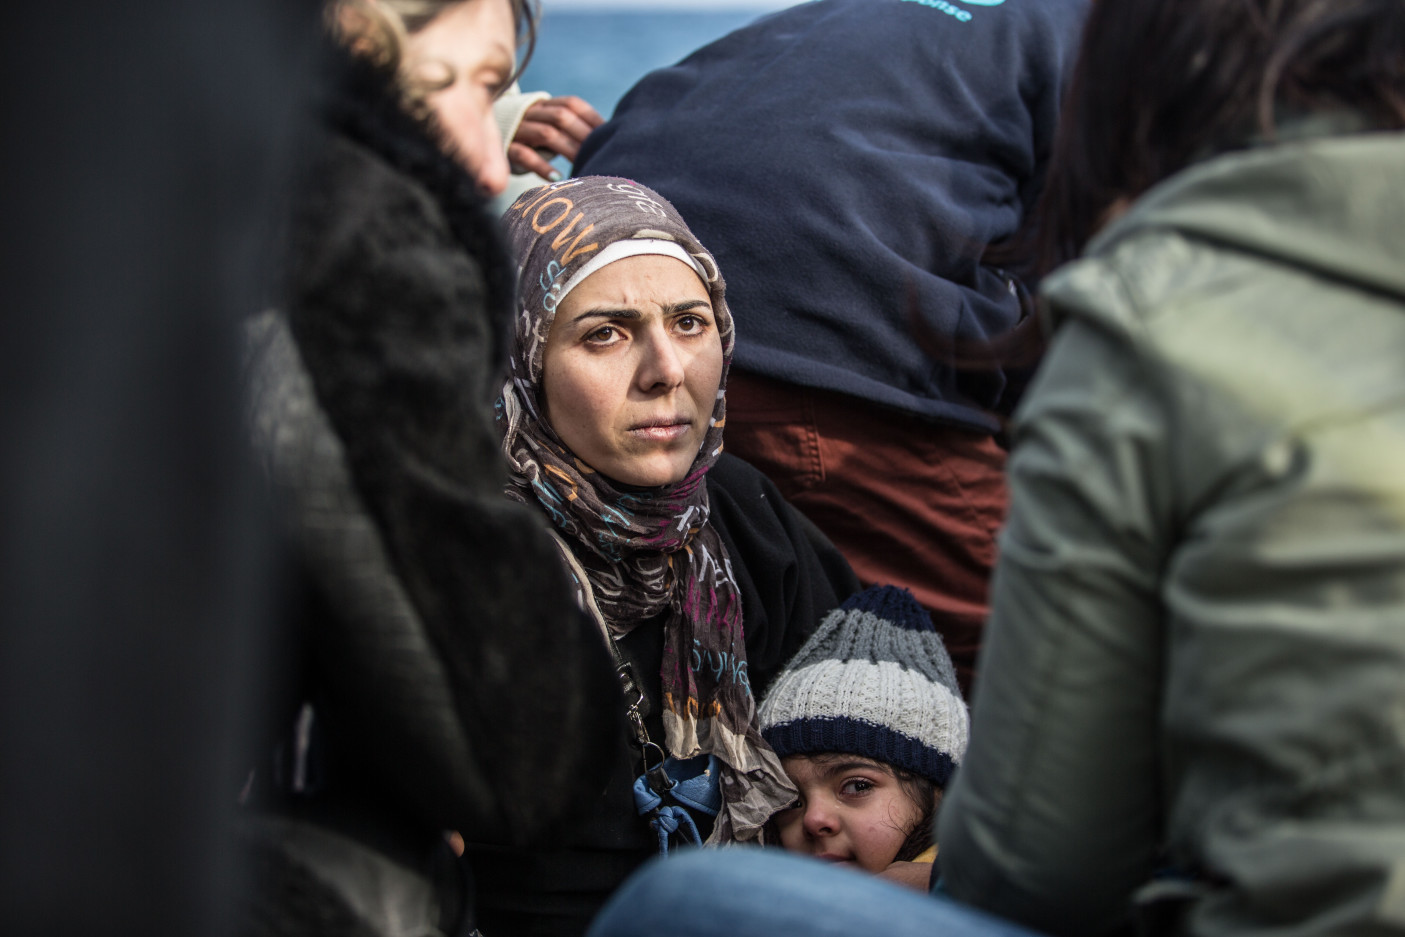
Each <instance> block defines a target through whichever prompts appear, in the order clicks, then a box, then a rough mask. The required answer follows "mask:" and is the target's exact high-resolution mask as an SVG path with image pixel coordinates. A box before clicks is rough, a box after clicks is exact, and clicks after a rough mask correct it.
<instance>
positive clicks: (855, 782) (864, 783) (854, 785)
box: [840, 778, 876, 794]
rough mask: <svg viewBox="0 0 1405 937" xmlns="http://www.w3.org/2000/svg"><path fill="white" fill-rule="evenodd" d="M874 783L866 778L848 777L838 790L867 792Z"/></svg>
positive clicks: (850, 792) (843, 791)
mask: <svg viewBox="0 0 1405 937" xmlns="http://www.w3.org/2000/svg"><path fill="white" fill-rule="evenodd" d="M875 786H876V785H874V783H873V782H872V781H870V780H869V779H868V778H849V779H848V780H846V781H845V782H844V784H843V786H842V787H840V792H841V793H844V794H867V793H868V792H869V791H871V790H873V788H874V787H875Z"/></svg>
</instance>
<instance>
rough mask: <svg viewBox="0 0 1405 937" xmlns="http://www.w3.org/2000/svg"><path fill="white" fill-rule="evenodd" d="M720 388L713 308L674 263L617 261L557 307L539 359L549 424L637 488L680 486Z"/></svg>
mask: <svg viewBox="0 0 1405 937" xmlns="http://www.w3.org/2000/svg"><path fill="white" fill-rule="evenodd" d="M721 382H722V339H721V336H720V335H719V334H718V331H717V320H716V317H715V316H714V313H713V309H712V302H711V300H710V298H709V296H708V291H707V287H705V286H704V285H703V282H702V280H701V279H699V277H698V275H697V274H696V273H695V272H693V270H692V268H691V267H689V266H688V265H687V264H685V263H683V261H681V260H678V259H676V258H674V257H665V256H662V255H657V254H645V255H641V256H637V257H626V258H625V259H623V260H617V261H615V262H614V263H612V264H608V265H606V266H604V267H602V268H601V269H599V270H597V271H596V272H595V273H593V274H591V275H590V276H589V277H587V278H586V279H585V281H584V282H582V283H581V284H580V285H578V286H577V287H576V288H575V289H573V290H571V292H570V293H568V294H567V296H566V298H565V300H563V301H562V302H561V304H560V305H559V306H558V307H557V309H556V319H555V321H554V322H553V323H552V326H551V334H550V336H549V337H548V338H547V344H546V351H545V354H544V357H543V362H542V384H543V396H544V398H545V402H546V417H547V420H548V421H549V422H550V423H551V426H552V428H553V429H555V430H556V435H557V436H559V437H560V438H561V441H562V442H564V443H565V444H566V445H567V446H568V447H570V449H571V451H572V452H574V453H575V454H576V456H577V457H578V458H579V459H580V460H581V461H582V462H585V463H586V464H587V465H589V466H590V467H591V468H593V469H595V470H596V471H597V472H600V473H601V474H603V475H605V476H606V477H607V478H611V479H614V480H615V481H617V482H623V483H624V484H626V485H635V486H638V487H643V488H655V487H658V486H660V485H668V484H672V483H674V482H677V481H681V480H682V479H683V477H684V476H686V475H687V474H688V469H689V468H690V467H691V466H692V464H693V459H694V458H695V457H696V456H697V454H698V450H699V448H701V446H702V442H703V438H704V437H705V436H706V435H707V431H708V427H709V425H710V423H711V418H712V407H713V404H714V402H715V401H716V400H717V390H718V387H719V386H720V384H721Z"/></svg>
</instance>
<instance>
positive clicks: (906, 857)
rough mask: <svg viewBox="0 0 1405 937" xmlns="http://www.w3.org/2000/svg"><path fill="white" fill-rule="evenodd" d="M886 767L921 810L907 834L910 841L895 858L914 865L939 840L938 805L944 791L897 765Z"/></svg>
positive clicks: (930, 780) (928, 779)
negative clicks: (915, 860) (914, 861)
mask: <svg viewBox="0 0 1405 937" xmlns="http://www.w3.org/2000/svg"><path fill="white" fill-rule="evenodd" d="M887 767H888V769H889V770H890V771H892V772H893V777H895V778H897V780H898V786H899V787H901V788H902V792H903V793H904V794H906V795H907V799H908V800H910V801H912V803H913V804H914V805H915V806H916V807H917V809H918V810H919V811H921V813H920V814H919V816H918V818H917V824H916V825H915V826H914V827H913V828H912V829H911V830H910V831H908V834H907V839H905V840H903V844H902V845H901V846H900V847H898V854H897V855H896V856H894V857H893V861H894V862H911V861H912V860H913V859H916V858H917V857H918V856H920V855H922V854H923V853H924V852H926V851H927V850H928V849H931V848H932V843H933V842H935V841H936V834H937V830H936V820H937V805H938V804H939V803H940V802H941V800H940V798H941V795H942V789H941V788H939V787H937V785H936V784H935V783H934V782H933V781H932V779H931V778H924V777H922V775H920V774H913V773H912V772H911V771H907V770H904V769H902V768H899V767H897V766H896V765H888V766H887Z"/></svg>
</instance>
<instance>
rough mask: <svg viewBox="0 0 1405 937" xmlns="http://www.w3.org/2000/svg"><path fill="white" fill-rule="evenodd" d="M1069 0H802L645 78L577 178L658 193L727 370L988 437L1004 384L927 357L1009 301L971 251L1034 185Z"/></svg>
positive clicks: (1010, 312) (977, 335)
mask: <svg viewBox="0 0 1405 937" xmlns="http://www.w3.org/2000/svg"><path fill="white" fill-rule="evenodd" d="M1087 8H1088V0H819V2H814V3H805V4H801V5H800V6H796V7H792V8H790V9H787V10H783V11H781V12H779V13H775V14H772V15H770V16H767V17H764V18H762V19H760V20H757V21H756V22H755V23H752V24H751V25H749V26H747V27H744V28H743V29H740V30H738V31H736V32H734V33H731V34H730V35H728V36H725V37H723V38H722V39H719V40H718V41H716V42H714V43H713V44H711V45H709V46H706V47H704V48H702V49H700V50H699V51H697V52H695V53H694V54H692V55H690V56H689V57H688V58H686V59H684V60H683V61H682V62H680V63H678V64H677V65H674V66H672V67H669V68H664V69H660V70H658V71H655V72H653V73H651V74H649V75H647V76H645V77H644V78H643V79H642V80H641V81H640V82H639V83H638V84H637V85H636V86H635V87H634V88H633V89H632V90H631V91H630V92H629V94H628V95H626V96H625V98H624V99H623V100H622V101H621V102H620V104H619V107H618V108H617V109H616V111H615V115H614V117H613V118H612V119H611V120H610V121H609V122H608V123H606V124H605V125H604V126H602V127H600V128H599V129H598V130H596V131H595V132H594V133H593V134H592V135H591V136H590V138H589V139H588V140H587V141H586V143H585V145H584V147H583V148H582V150H581V153H580V156H579V158H578V160H577V162H576V173H577V174H578V175H586V174H597V175H600V174H608V175H619V176H626V177H629V178H633V179H636V180H638V181H639V182H642V183H644V184H645V185H648V186H651V187H653V188H654V189H657V190H658V191H659V192H660V193H662V194H663V195H664V196H665V197H666V198H668V199H669V200H670V201H672V202H673V204H674V205H675V206H677V208H678V210H679V211H680V212H681V213H682V215H683V217H684V219H685V220H686V221H687V222H688V225H689V226H690V227H691V228H692V229H693V231H694V232H695V233H696V234H697V235H698V237H699V238H700V239H701V241H702V242H703V244H705V245H706V246H707V247H708V248H709V249H710V250H711V251H713V253H714V254H715V255H716V256H717V260H718V263H719V264H720V265H721V268H722V274H723V276H724V277H725V278H726V280H727V284H728V291H727V293H728V297H727V298H728V305H729V306H730V307H731V309H732V313H733V315H734V316H735V317H736V322H737V351H736V360H735V366H736V367H737V368H739V369H741V370H743V371H749V372H751V373H753V374H759V375H764V376H767V377H771V378H776V379H779V380H782V381H786V382H789V383H792V384H799V385H803V386H807V387H817V388H823V389H827V390H833V391H839V392H841V393H845V394H849V395H852V396H855V397H859V398H863V399H866V400H870V401H873V402H875V403H878V404H883V405H887V406H891V407H896V408H899V409H901V410H904V411H907V412H910V413H914V414H918V415H921V416H924V417H929V418H933V419H937V420H943V421H947V422H954V423H957V424H961V425H965V426H969V427H972V428H979V429H986V430H989V429H993V428H994V421H993V419H992V417H991V411H993V410H995V409H997V408H998V406H999V403H1000V397H1001V393H1002V391H1003V389H1004V386H1005V376H1004V375H1003V374H1002V373H1000V372H999V371H998V370H983V371H964V372H958V371H956V370H954V369H952V368H950V367H948V366H945V365H942V364H939V363H935V362H934V361H933V360H931V359H930V358H929V357H928V356H927V355H926V354H925V353H924V352H923V351H922V349H921V348H919V346H918V344H917V342H916V340H915V339H914V337H913V334H912V328H911V325H910V323H909V318H910V310H911V309H912V307H913V305H914V301H915V303H916V304H917V307H918V308H919V309H920V311H921V315H922V317H923V319H924V320H925V322H926V324H927V325H928V326H929V327H930V328H931V329H932V330H934V331H935V332H936V333H938V334H939V335H942V336H945V337H947V338H952V339H957V340H974V341H976V342H979V341H981V340H983V339H988V338H991V337H993V336H996V335H999V334H1001V333H1003V332H1005V331H1007V330H1009V329H1010V328H1011V327H1013V326H1014V325H1015V323H1016V322H1017V321H1018V320H1019V317H1020V304H1019V301H1018V299H1017V296H1016V292H1015V285H1014V284H1013V283H1012V281H1011V278H1010V277H1009V276H1008V275H1006V274H1005V273H1004V272H1003V271H1000V270H997V269H993V268H991V267H988V266H983V265H982V264H981V261H980V258H981V254H982V252H983V251H984V250H985V248H986V246H987V245H988V244H990V243H992V242H995V241H999V240H1001V239H1002V238H1005V237H1006V236H1008V235H1009V234H1011V233H1012V232H1014V231H1015V229H1016V228H1017V227H1018V225H1019V223H1020V221H1021V219H1022V217H1023V215H1024V213H1025V211H1026V209H1028V208H1029V207H1030V206H1031V204H1032V202H1033V200H1034V198H1035V197H1036V196H1037V194H1038V189H1039V186H1040V184H1041V182H1042V173H1043V167H1044V163H1045V161H1046V159H1047V156H1048V153H1049V148H1050V143H1051V138H1052V136H1053V130H1054V125H1055V121H1056V118H1057V115H1058V106H1059V96H1060V90H1061V86H1062V82H1063V78H1064V76H1065V74H1066V72H1067V71H1068V68H1069V67H1070V66H1071V64H1072V60H1073V57H1074V54H1075V51H1076V48H1075V47H1076V45H1077V41H1078V35H1079V30H1080V28H1081V24H1082V20H1083V16H1084V14H1085V13H1086V11H1087Z"/></svg>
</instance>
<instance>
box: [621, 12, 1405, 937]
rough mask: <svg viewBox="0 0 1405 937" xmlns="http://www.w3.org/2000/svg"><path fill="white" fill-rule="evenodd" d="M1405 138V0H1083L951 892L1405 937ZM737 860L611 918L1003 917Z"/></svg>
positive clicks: (1283, 930) (1125, 923)
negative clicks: (1088, 0) (1039, 335)
mask: <svg viewBox="0 0 1405 937" xmlns="http://www.w3.org/2000/svg"><path fill="white" fill-rule="evenodd" d="M1402 127H1405V4H1401V3H1400V2H1398V0H1336V2H1333V3H1330V4H1327V3H1319V2H1311V0H1257V2H1246V0H1195V2H1185V3H1175V4H1169V3H1164V2H1162V0H1119V2H1116V3H1096V4H1094V5H1093V10H1092V13H1091V15H1090V20H1089V23H1088V28H1087V32H1086V35H1085V39H1084V45H1083V47H1082V52H1081V58H1080V63H1079V66H1078V68H1077V70H1076V73H1075V79H1074V84H1073V87H1072V89H1071V90H1070V96H1069V100H1068V105H1067V109H1066V111H1065V114H1064V119H1063V123H1062V125H1061V129H1060V139H1059V143H1058V145H1057V146H1056V149H1055V156H1054V159H1053V162H1052V164H1051V168H1050V175H1049V183H1048V188H1047V190H1046V194H1045V196H1044V199H1043V201H1042V203H1041V206H1042V208H1041V220H1042V222H1043V225H1044V227H1043V228H1042V231H1041V237H1042V239H1043V242H1044V250H1043V252H1042V253H1043V254H1044V256H1045V257H1046V258H1048V259H1049V260H1051V261H1054V262H1057V261H1058V260H1060V259H1066V258H1068V257H1069V256H1070V255H1072V254H1076V253H1082V254H1083V255H1084V256H1083V259H1081V260H1078V261H1076V262H1074V263H1071V264H1069V265H1068V266H1066V267H1064V268H1062V269H1061V270H1059V271H1058V272H1057V273H1055V274H1054V275H1053V276H1052V277H1051V278H1050V279H1048V280H1046V281H1045V286H1044V290H1043V292H1044V296H1045V298H1046V300H1047V303H1048V310H1049V319H1048V321H1049V324H1050V325H1051V326H1053V327H1055V328H1056V329H1057V331H1056V332H1055V333H1054V336H1053V339H1052V342H1051V346H1050V349H1049V353H1048V355H1047V357H1046V358H1045V361H1044V364H1043V366H1042V369H1041V371H1040V373H1039V376H1038V377H1037V379H1036V381H1035V383H1034V384H1033V385H1032V386H1031V387H1030V389H1029V391H1028V394H1027V396H1026V398H1025V402H1024V404H1023V405H1022V407H1021V409H1020V411H1019V412H1018V413H1017V415H1016V423H1017V425H1016V429H1015V434H1014V450H1013V454H1012V457H1011V462H1010V477H1011V511H1010V519H1009V523H1008V526H1007V527H1006V532H1005V534H1004V536H1003V538H1002V540H1001V558H1000V564H999V567H998V569H997V572H996V575H995V578H994V581H993V583H992V613H991V621H990V626H989V631H988V637H987V643H986V646H985V649H984V651H983V653H982V657H981V662H980V673H979V680H978V691H977V694H976V700H975V706H974V711H973V714H972V726H971V742H970V747H969V748H968V749H967V752H966V758H965V761H964V762H963V764H962V766H961V770H960V771H959V772H957V774H956V778H955V781H954V782H953V784H952V786H951V787H950V788H949V790H948V793H947V798H946V801H945V803H944V804H943V805H942V810H941V814H940V817H939V820H938V832H939V835H938V840H939V841H940V843H941V852H940V854H939V856H938V861H939V863H940V866H941V873H942V876H943V878H942V880H941V888H940V890H942V891H944V892H946V893H947V894H949V895H951V896H953V897H955V898H956V899H958V900H959V901H962V902H966V903H968V904H970V905H975V906H977V907H979V908H980V909H983V910H985V911H988V912H990V913H994V914H999V915H1002V916H1004V917H1006V918H1010V919H1013V920H1015V921H1017V922H1019V923H1021V924H1023V925H1025V926H1027V927H1031V928H1034V929H1036V930H1039V931H1043V932H1048V933H1054V934H1070V935H1075V934H1076V935H1090V934H1100V933H1107V932H1109V931H1112V930H1114V929H1117V928H1124V929H1130V925H1131V924H1132V923H1133V922H1134V921H1135V923H1136V924H1137V925H1139V928H1138V929H1139V932H1141V933H1149V934H1178V935H1179V934H1188V935H1198V937H1222V935H1223V937H1229V935H1250V934H1252V935H1256V937H1263V935H1285V937H1286V935H1290V934H1291V935H1294V937H1302V935H1327V934H1401V933H1405V889H1402V887H1401V883H1402V881H1403V880H1405V719H1402V713H1405V471H1402V466H1405V367H1402V366H1401V363H1402V361H1405V134H1402V132H1401V128H1402ZM729 858H730V857H726V856H716V857H710V856H706V857H705V856H699V857H697V861H696V862H694V863H693V864H692V867H690V868H682V869H676V868H675V869H670V868H667V867H663V868H656V869H654V870H653V871H652V873H650V875H649V876H645V877H642V878H641V879H640V880H638V881H637V882H636V883H635V884H633V885H631V886H627V891H626V892H625V893H623V894H622V895H621V898H620V901H619V903H618V904H617V905H615V906H614V907H612V908H609V909H607V911H606V913H605V915H604V916H603V917H602V918H601V919H600V920H599V921H598V922H597V926H596V930H595V933H597V934H641V935H642V934H654V933H659V932H661V931H663V930H668V932H669V933H672V934H724V933H725V934H727V935H728V937H738V935H750V934H758V935H759V934H774V933H787V934H806V933H809V934H820V933H825V934H828V933H837V932H838V933H865V934H870V933H871V934H880V933H881V934H886V935H889V937H894V935H919V934H920V935H924V937H932V935H938V934H943V935H950V934H953V933H962V932H963V929H964V928H967V927H969V926H970V925H971V924H972V923H975V924H977V925H978V926H979V928H981V931H982V932H986V933H994V932H996V925H991V924H989V922H986V923H984V924H982V923H980V921H982V920H984V919H978V918H974V917H972V918H969V919H965V918H963V921H965V923H962V922H953V920H952V909H953V908H954V907H956V906H953V905H949V904H939V903H937V902H935V901H933V902H931V903H930V905H929V906H928V910H923V909H922V908H921V907H918V906H913V905H911V904H910V903H901V902H900V901H899V899H897V898H894V897H893V896H892V895H891V893H889V892H883V891H880V890H879V889H878V888H877V887H876V886H874V887H871V888H869V889H867V890H865V891H863V892H859V891H856V888H857V886H842V887H841V885H840V883H839V882H838V880H837V879H834V877H833V874H832V873H831V874H827V875H825V876H824V877H823V878H822V877H821V874H820V873H822V872H824V871H825V870H818V869H817V870H815V873H816V874H815V875H813V876H809V877H807V879H805V880H801V879H800V877H799V875H797V874H792V873H791V872H789V871H787V870H786V869H785V868H783V867H782V866H781V865H780V864H779V863H774V864H770V863H768V864H770V865H771V868H769V869H767V868H764V867H762V866H760V865H753V866H752V867H750V868H748V869H746V870H745V873H746V874H747V875H748V877H749V878H750V879H751V880H754V881H756V882H758V884H756V885H755V886H754V887H753V886H750V885H748V884H746V883H738V882H737V881H736V880H735V878H733V879H732V880H731V885H732V887H730V888H727V889H725V890H723V888H722V887H720V886H719V883H727V882H728V876H735V875H737V874H738V872H737V870H736V869H735V867H729V866H727V865H726V863H727V862H728V860H729ZM767 858H768V857H757V860H756V861H757V862H760V861H762V860H765V859H767ZM751 861H753V860H748V862H751ZM709 864H710V865H711V866H714V867H715V868H709V867H708V866H709ZM821 883H823V884H821ZM640 895H647V896H651V897H650V898H649V899H648V901H647V902H642V901H641V899H640V898H639V896H640ZM834 895H842V896H843V899H844V900H843V902H842V905H841V906H840V907H838V908H835V907H833V906H832V905H833V903H835V902H836V899H835V898H833V897H832V896H834ZM760 896H765V898H766V899H767V900H766V901H764V902H763V901H761V900H758V899H759V898H760ZM631 898H633V899H634V900H633V901H632V902H631V901H630V899H631ZM654 902H657V903H654ZM695 902H696V903H695ZM807 902H808V904H809V905H810V907H812V908H813V909H814V912H813V913H812V914H809V915H805V916H801V915H798V914H796V912H795V908H796V907H797V906H800V905H803V904H805V903H807ZM738 908H745V909H746V910H747V912H748V913H746V914H744V915H743V914H737V913H735V912H736V910H737V909H738ZM859 909H866V910H859ZM957 910H959V911H962V912H963V913H969V912H966V909H961V908H957ZM705 913H707V914H711V915H712V916H713V917H712V922H711V924H712V926H709V927H704V926H700V925H695V924H694V923H692V922H695V921H697V920H699V919H701V918H702V917H703V915H704V914H705ZM680 921H681V922H686V923H685V924H684V925H682V926H669V925H671V924H674V923H675V922H680ZM836 922H838V923H839V925H840V926H842V927H844V928H846V929H844V930H840V931H836V930H835V925H836Z"/></svg>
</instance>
